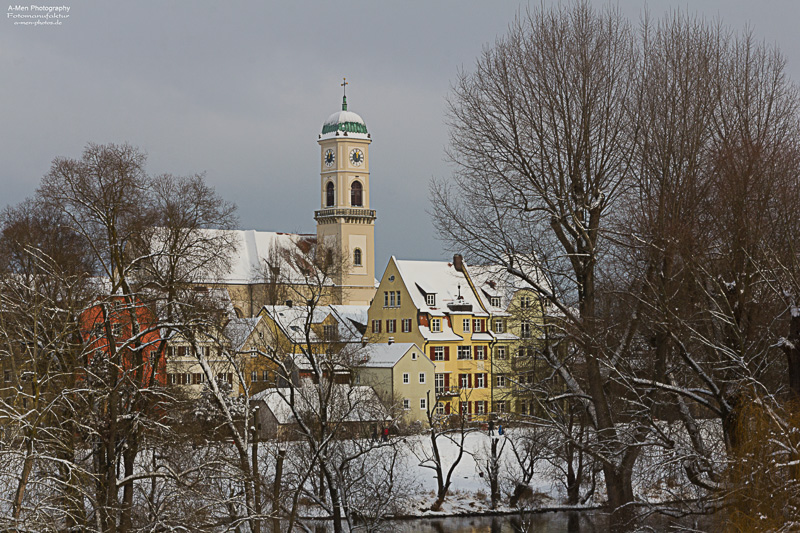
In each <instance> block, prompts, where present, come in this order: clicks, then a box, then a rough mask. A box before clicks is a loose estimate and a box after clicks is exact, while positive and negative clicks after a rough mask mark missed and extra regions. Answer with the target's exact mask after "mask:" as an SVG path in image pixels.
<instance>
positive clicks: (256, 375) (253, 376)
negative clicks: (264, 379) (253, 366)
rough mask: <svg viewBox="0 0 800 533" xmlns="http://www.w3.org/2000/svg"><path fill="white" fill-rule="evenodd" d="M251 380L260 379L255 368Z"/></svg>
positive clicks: (251, 373)
mask: <svg viewBox="0 0 800 533" xmlns="http://www.w3.org/2000/svg"><path fill="white" fill-rule="evenodd" d="M250 381H253V382H255V381H258V372H256V371H255V370H253V371H252V372H250Z"/></svg>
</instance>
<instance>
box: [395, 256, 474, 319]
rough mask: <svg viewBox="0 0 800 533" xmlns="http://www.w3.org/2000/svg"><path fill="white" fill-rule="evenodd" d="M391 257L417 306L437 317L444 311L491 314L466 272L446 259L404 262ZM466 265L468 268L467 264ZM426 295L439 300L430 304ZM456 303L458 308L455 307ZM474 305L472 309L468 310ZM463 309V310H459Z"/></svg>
mask: <svg viewBox="0 0 800 533" xmlns="http://www.w3.org/2000/svg"><path fill="white" fill-rule="evenodd" d="M392 259H393V260H394V262H395V265H396V266H397V270H398V272H399V273H400V277H401V278H402V279H403V282H404V283H405V285H406V289H408V292H409V294H410V295H411V299H412V300H413V302H414V305H415V306H416V308H417V309H419V310H420V311H422V312H424V313H430V314H432V315H434V316H437V315H443V314H444V313H459V312H463V313H468V314H473V315H475V316H488V314H487V313H486V312H485V311H484V310H483V308H482V307H481V301H480V300H479V298H478V296H477V295H475V293H474V292H473V291H472V288H471V287H470V284H469V282H468V281H467V278H466V276H464V273H463V272H460V271H458V270H456V269H455V267H454V266H453V264H452V263H448V262H446V261H401V260H398V259H396V258H394V257H392ZM463 268H465V269H466V268H467V267H466V265H464V267H463ZM426 294H435V295H436V303H435V305H434V306H431V307H429V306H428V303H427V301H426ZM454 306H457V307H454ZM470 306H471V310H469V311H466V309H467V308H468V307H470ZM459 308H460V309H459Z"/></svg>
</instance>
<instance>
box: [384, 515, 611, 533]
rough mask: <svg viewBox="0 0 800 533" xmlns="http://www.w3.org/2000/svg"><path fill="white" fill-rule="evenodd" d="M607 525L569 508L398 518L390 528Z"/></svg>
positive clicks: (593, 532) (444, 532) (435, 532)
mask: <svg viewBox="0 0 800 533" xmlns="http://www.w3.org/2000/svg"><path fill="white" fill-rule="evenodd" d="M606 526H607V520H606V517H605V515H603V514H602V513H597V512H569V513H541V514H527V515H506V516H476V517H448V518H421V519H417V520H397V521H394V522H392V527H391V529H392V530H393V531H397V532H400V533H600V532H601V531H606V529H607V527H606Z"/></svg>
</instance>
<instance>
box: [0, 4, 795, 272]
mask: <svg viewBox="0 0 800 533" xmlns="http://www.w3.org/2000/svg"><path fill="white" fill-rule="evenodd" d="M15 1H17V0H15ZM48 1H49V0H48ZM605 3H606V2H600V1H599V0H598V2H597V4H598V5H600V4H605ZM536 4H538V2H533V5H536ZM15 5H16V4H14V5H12V6H9V7H14V6H15ZM24 5H26V6H27V5H30V4H24ZM37 5H64V6H69V7H70V11H69V13H68V14H69V18H68V19H64V20H62V24H61V25H60V26H36V27H31V26H15V25H14V24H13V21H14V20H15V19H12V18H8V15H7V16H6V17H4V18H5V20H2V21H0V121H1V123H2V127H1V128H0V208H2V207H4V206H5V205H7V204H14V203H17V202H19V201H21V200H23V199H24V198H25V197H27V196H30V195H31V194H33V192H34V190H35V189H36V187H37V185H38V183H39V180H40V179H41V176H42V175H43V174H44V173H45V172H46V171H47V170H48V168H49V166H50V162H51V161H52V159H53V158H54V157H56V156H68V157H79V156H80V154H81V151H82V149H83V147H84V146H85V145H86V144H87V143H88V142H96V143H108V142H116V143H121V142H128V143H130V144H132V145H135V146H138V147H139V148H141V149H142V150H144V151H145V152H147V154H148V170H149V172H150V173H151V174H160V173H165V172H169V173H173V174H180V175H185V174H193V173H197V172H205V173H206V176H207V180H208V181H209V182H210V183H211V184H212V185H213V186H214V187H216V189H217V191H218V192H219V193H220V194H221V195H222V196H223V197H224V198H226V199H227V200H230V201H232V202H235V203H236V204H237V205H238V206H239V216H240V225H241V227H242V228H246V229H260V230H271V231H287V232H306V233H312V232H314V231H315V224H314V219H313V211H314V209H317V208H318V207H319V206H318V202H319V195H318V187H319V173H318V171H319V167H318V157H319V147H318V145H317V143H316V139H317V134H318V133H319V130H320V127H321V125H322V122H323V121H324V119H325V118H326V117H327V116H328V115H329V114H331V113H332V112H334V111H336V110H337V109H339V108H340V105H341V87H340V86H339V84H340V83H341V79H342V77H343V76H346V77H347V80H348V82H349V83H350V85H348V87H347V94H348V102H349V108H350V110H351V111H355V112H357V113H359V114H360V115H361V116H362V117H363V118H364V120H365V121H366V123H367V126H368V128H369V131H370V132H371V134H372V138H373V143H372V145H371V147H370V170H371V179H370V183H371V195H370V199H371V207H373V208H375V209H377V210H378V220H377V222H376V231H375V240H376V253H377V256H376V261H377V265H376V270H377V272H376V275H377V276H378V277H380V275H381V274H382V272H383V269H384V267H385V265H386V263H387V261H388V259H389V256H390V255H396V256H398V257H400V258H404V259H438V258H443V257H446V256H447V254H445V253H444V252H442V247H441V245H440V243H439V242H437V241H436V239H435V236H434V235H435V233H434V231H433V230H432V228H431V221H430V219H429V217H428V215H427V214H426V210H429V209H430V205H429V202H428V183H429V181H430V179H431V178H432V177H434V176H435V177H447V176H448V175H449V174H450V169H449V167H448V165H447V164H446V163H445V161H444V156H443V151H444V148H445V145H446V143H447V129H446V127H445V126H444V107H445V98H446V96H447V94H448V92H449V88H450V84H451V82H452V80H454V78H455V76H456V73H457V71H458V69H459V68H461V67H464V68H466V69H470V68H471V66H472V65H473V64H474V61H475V58H476V57H477V55H478V54H479V52H480V50H481V48H482V47H483V46H486V45H488V44H491V43H492V42H493V41H494V40H495V38H496V37H497V36H499V35H502V34H503V33H505V30H506V28H507V26H508V24H509V22H510V21H511V20H512V19H513V18H514V15H515V13H517V12H518V11H519V10H520V9H522V10H524V9H525V8H526V7H527V5H528V3H527V2H523V3H519V2H512V1H498V0H495V1H492V2H489V1H474V0H447V1H430V0H426V1H422V0H415V1H402V2H401V1H399V0H398V1H391V2H389V1H377V2H376V1H355V0H352V1H351V0H337V1H330V2H322V1H316V2H310V1H288V0H283V1H280V2H243V1H225V2H221V1H219V0H216V1H204V0H202V1H201V0H192V1H189V0H183V1H179V0H173V1H152V0H136V1H129V2H110V1H108V0H98V1H85V0H66V1H65V2H64V3H62V4H55V3H46V4H45V2H41V3H40V4H37ZM618 5H619V6H620V8H621V9H622V10H623V12H624V13H625V14H626V15H628V16H629V17H630V18H631V19H632V20H634V21H638V19H639V16H640V14H641V13H642V9H643V8H644V6H645V3H644V2H641V1H634V0H620V1H619V2H618ZM647 5H648V7H649V9H650V11H651V13H652V15H654V16H659V15H660V14H662V13H663V12H664V11H665V10H668V9H673V8H683V9H690V10H691V11H693V12H696V13H698V14H700V15H702V16H705V17H707V18H710V19H721V20H722V21H723V22H724V23H726V24H728V25H729V26H730V27H732V28H734V29H737V30H741V29H743V28H745V26H747V25H749V26H750V27H751V28H752V29H753V31H754V33H755V35H756V36H757V37H758V38H760V39H764V40H766V41H767V42H769V43H775V44H777V45H778V46H780V48H781V49H782V50H783V52H784V54H785V55H786V57H787V59H788V63H789V64H788V71H789V74H790V75H791V76H792V78H793V79H794V80H795V81H800V31H798V27H800V0H761V1H752V0H735V1H734V0H695V1H694V2H691V3H688V4H687V3H686V2H673V1H669V0H659V1H651V2H648V3H647ZM8 13H11V12H8ZM16 20H18V19H16Z"/></svg>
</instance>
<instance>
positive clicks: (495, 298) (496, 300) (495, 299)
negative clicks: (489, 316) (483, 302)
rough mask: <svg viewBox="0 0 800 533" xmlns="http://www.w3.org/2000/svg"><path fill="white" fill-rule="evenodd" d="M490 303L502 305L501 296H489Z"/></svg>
mask: <svg viewBox="0 0 800 533" xmlns="http://www.w3.org/2000/svg"><path fill="white" fill-rule="evenodd" d="M489 304H490V305H491V306H492V307H500V297H499V296H492V297H491V298H489Z"/></svg>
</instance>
